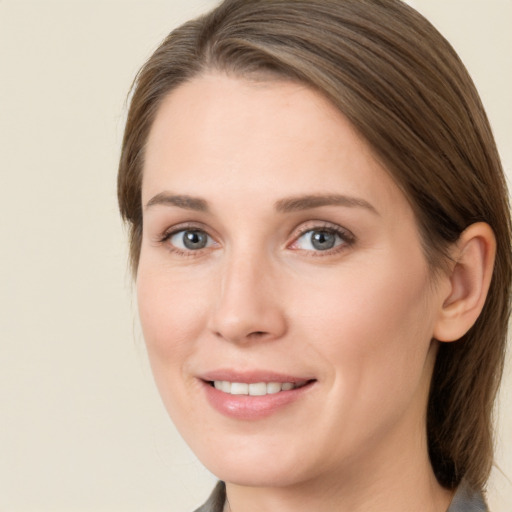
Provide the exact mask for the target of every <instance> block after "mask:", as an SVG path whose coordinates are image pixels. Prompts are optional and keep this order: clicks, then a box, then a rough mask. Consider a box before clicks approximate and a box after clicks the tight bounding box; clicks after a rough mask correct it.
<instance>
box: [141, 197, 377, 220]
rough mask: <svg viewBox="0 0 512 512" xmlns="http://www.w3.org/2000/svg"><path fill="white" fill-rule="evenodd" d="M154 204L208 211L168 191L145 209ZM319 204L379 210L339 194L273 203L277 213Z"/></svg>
mask: <svg viewBox="0 0 512 512" xmlns="http://www.w3.org/2000/svg"><path fill="white" fill-rule="evenodd" d="M155 205H163V206H177V207H178V208H183V209H185V210H194V211H198V212H209V211H210V209H209V207H208V202H207V201H206V200H205V199H202V198H200V197H193V196H189V195H175V194H171V193H169V192H160V193H159V194H157V195H156V196H154V197H152V198H151V199H150V200H149V201H148V202H147V203H146V206H145V209H146V210H147V209H148V208H151V207H152V206H155ZM321 206H345V207H349V208H354V207H358V208H365V209H366V210H368V211H370V212H371V213H374V214H376V215H380V214H379V212H378V211H377V210H376V209H375V207H374V206H373V205H371V204H370V203H369V202H368V201H365V200H364V199H361V198H358V197H352V196H346V195H341V194H310V195H304V196H296V197H288V198H284V199H279V200H278V201H276V202H275V203H274V207H275V209H276V211H278V212H279V213H290V212H296V211H302V210H309V209H312V208H320V207H321Z"/></svg>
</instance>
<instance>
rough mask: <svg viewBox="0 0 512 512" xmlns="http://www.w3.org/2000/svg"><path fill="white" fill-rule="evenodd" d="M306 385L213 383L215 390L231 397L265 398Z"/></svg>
mask: <svg viewBox="0 0 512 512" xmlns="http://www.w3.org/2000/svg"><path fill="white" fill-rule="evenodd" d="M304 384H306V383H305V382H304V383H300V384H299V383H297V384H294V383H293V382H254V383H251V384H247V383H245V382H229V381H226V380H216V381H214V382H213V385H214V387H215V389H218V390H219V391H223V392H224V393H229V394H230V395H250V396H264V395H273V394H275V393H279V392H280V391H290V390H292V389H295V388H300V387H302V386H303V385H304Z"/></svg>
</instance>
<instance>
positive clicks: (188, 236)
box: [183, 231, 207, 249]
mask: <svg viewBox="0 0 512 512" xmlns="http://www.w3.org/2000/svg"><path fill="white" fill-rule="evenodd" d="M206 241H207V239H206V234H205V233H202V232H201V231H185V233H184V234H183V244H184V245H185V247H186V248H187V249H203V248H204V247H206Z"/></svg>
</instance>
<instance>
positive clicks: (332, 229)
mask: <svg viewBox="0 0 512 512" xmlns="http://www.w3.org/2000/svg"><path fill="white" fill-rule="evenodd" d="M182 231H198V232H202V233H205V234H206V236H207V237H208V238H210V239H212V240H214V239H213V237H212V236H211V235H209V234H208V232H207V231H206V230H205V229H204V228H203V227H201V226H198V225H196V224H182V225H179V226H174V227H173V228H171V229H169V230H167V231H165V232H164V233H162V235H160V236H159V237H158V240H157V242H158V243H159V244H162V245H166V247H167V249H168V250H169V251H170V252H171V253H173V254H176V255H178V256H182V257H198V256H201V255H202V254H203V252H204V251H205V250H208V249H209V247H204V248H202V249H197V250H192V249H190V250H183V249H180V248H178V247H176V246H173V245H171V244H170V243H169V240H170V239H171V238H172V237H173V236H174V235H176V234H178V233H180V232H182ZM314 231H317V232H325V233H329V234H333V235H335V236H337V237H339V239H340V240H341V243H340V244H338V245H336V246H335V247H333V248H332V249H327V250H325V251H321V250H317V251H315V250H307V249H295V250H297V251H303V252H308V253H310V255H311V256H313V257H322V256H331V255H333V254H337V253H339V252H342V251H344V250H346V249H348V248H350V247H351V246H353V245H354V243H355V242H356V238H355V236H354V235H353V234H352V233H351V232H350V231H349V230H347V229H345V228H342V227H341V226H338V225H336V224H330V223H326V222H323V223H313V221H312V223H310V224H309V225H307V226H304V227H303V228H301V229H300V230H299V231H298V232H297V234H296V235H295V236H294V239H293V242H292V243H291V244H288V245H287V247H291V246H293V245H294V244H296V243H297V242H298V240H300V238H301V237H303V236H304V235H305V234H307V233H309V232H314Z"/></svg>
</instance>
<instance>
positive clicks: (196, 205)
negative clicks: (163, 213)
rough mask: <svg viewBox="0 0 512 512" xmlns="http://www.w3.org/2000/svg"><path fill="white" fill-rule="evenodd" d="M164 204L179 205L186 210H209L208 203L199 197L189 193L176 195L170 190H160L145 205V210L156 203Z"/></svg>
mask: <svg viewBox="0 0 512 512" xmlns="http://www.w3.org/2000/svg"><path fill="white" fill-rule="evenodd" d="M157 204H159V205H164V206H177V207H178V208H183V209H185V210H194V211H197V212H207V211H208V210H209V208H208V203H207V202H206V201H205V200H204V199H201V198H199V197H192V196H187V195H174V194H169V193H168V192H160V194H157V195H156V196H154V197H152V198H151V199H150V200H149V201H148V202H147V203H146V206H145V207H144V209H145V210H147V209H148V208H151V207H152V206H155V205H157Z"/></svg>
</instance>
